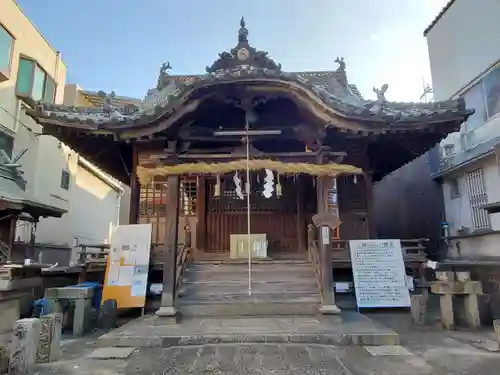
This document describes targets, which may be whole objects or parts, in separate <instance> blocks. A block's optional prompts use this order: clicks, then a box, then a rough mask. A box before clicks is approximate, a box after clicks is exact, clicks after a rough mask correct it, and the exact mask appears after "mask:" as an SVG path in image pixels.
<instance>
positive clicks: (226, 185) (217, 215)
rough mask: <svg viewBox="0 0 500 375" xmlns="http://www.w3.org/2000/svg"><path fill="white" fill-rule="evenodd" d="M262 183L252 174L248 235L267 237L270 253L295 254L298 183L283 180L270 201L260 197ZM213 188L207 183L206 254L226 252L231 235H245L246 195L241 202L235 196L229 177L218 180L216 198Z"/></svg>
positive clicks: (261, 176) (287, 179)
mask: <svg viewBox="0 0 500 375" xmlns="http://www.w3.org/2000/svg"><path fill="white" fill-rule="evenodd" d="M262 182H263V175H262V174H261V175H260V176H259V175H257V174H252V182H251V185H252V193H251V196H250V208H251V210H250V226H251V228H250V230H251V232H252V233H265V234H266V235H267V239H268V250H269V252H272V251H297V249H298V247H297V241H298V233H297V204H296V195H295V189H296V183H298V180H297V181H294V179H293V177H290V178H282V180H281V184H282V186H283V189H282V190H283V194H282V196H281V197H276V194H273V196H272V197H271V198H269V199H266V198H265V197H264V196H263V195H262ZM215 185H216V180H215V179H211V180H209V181H207V200H208V202H207V203H208V204H207V218H206V223H207V224H206V225H207V227H206V251H207V252H228V251H229V240H230V235H231V234H245V233H247V201H246V196H245V197H244V199H240V198H239V197H238V196H237V194H236V192H235V186H234V182H233V176H232V175H227V176H224V177H221V194H220V196H219V197H215V196H214V193H215ZM243 185H244V184H243Z"/></svg>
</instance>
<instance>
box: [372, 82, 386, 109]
mask: <svg viewBox="0 0 500 375" xmlns="http://www.w3.org/2000/svg"><path fill="white" fill-rule="evenodd" d="M388 88H389V85H388V84H387V83H384V84H383V85H382V87H381V88H379V89H377V88H376V87H375V86H374V87H373V92H374V93H375V94H376V95H377V101H378V102H379V103H380V104H382V103H385V102H387V99H386V98H385V93H386V92H387V89H388Z"/></svg>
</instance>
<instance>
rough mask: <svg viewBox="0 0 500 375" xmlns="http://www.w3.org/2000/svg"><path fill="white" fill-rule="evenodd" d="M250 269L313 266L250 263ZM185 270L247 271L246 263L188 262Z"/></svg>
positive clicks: (308, 267)
mask: <svg viewBox="0 0 500 375" xmlns="http://www.w3.org/2000/svg"><path fill="white" fill-rule="evenodd" d="M251 269H252V270H256V271H265V272H272V271H273V270H280V271H295V270H297V271H300V270H312V269H313V266H312V264H310V263H300V264H253V263H252V265H251ZM186 271H198V272H236V271H248V264H239V263H238V264H199V263H190V264H188V265H187V267H186Z"/></svg>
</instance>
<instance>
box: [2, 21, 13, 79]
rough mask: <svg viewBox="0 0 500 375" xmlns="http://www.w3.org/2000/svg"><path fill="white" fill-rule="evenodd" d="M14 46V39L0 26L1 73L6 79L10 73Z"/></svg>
mask: <svg viewBox="0 0 500 375" xmlns="http://www.w3.org/2000/svg"><path fill="white" fill-rule="evenodd" d="M13 45H14V38H13V37H12V35H10V33H9V32H8V31H7V30H6V29H5V28H4V27H3V26H2V25H1V24H0V73H3V75H4V76H5V77H6V78H7V76H8V74H9V72H10V63H11V60H12V47H13Z"/></svg>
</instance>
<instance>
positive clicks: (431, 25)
mask: <svg viewBox="0 0 500 375" xmlns="http://www.w3.org/2000/svg"><path fill="white" fill-rule="evenodd" d="M454 2H455V0H450V1H448V3H446V5H445V6H444V7H443V9H441V11H440V12H439V13H438V15H437V16H436V17H435V18H434V19H433V20H432V22H431V23H430V24H429V26H427V28H426V29H425V30H424V36H427V34H428V33H429V31H431V30H432V28H433V27H434V26H436V24H437V23H438V22H439V20H440V19H441V18H442V17H443V16H444V14H445V13H446V11H447V10H448V9H450V7H451V6H452V5H453V3H454Z"/></svg>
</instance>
